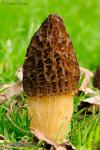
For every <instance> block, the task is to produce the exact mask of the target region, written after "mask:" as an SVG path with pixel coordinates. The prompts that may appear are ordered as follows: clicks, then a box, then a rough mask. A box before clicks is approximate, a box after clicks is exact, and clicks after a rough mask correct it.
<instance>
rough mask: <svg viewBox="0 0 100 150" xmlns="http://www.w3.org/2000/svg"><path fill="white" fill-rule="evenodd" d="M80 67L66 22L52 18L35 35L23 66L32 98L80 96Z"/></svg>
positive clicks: (27, 90)
mask: <svg viewBox="0 0 100 150" xmlns="http://www.w3.org/2000/svg"><path fill="white" fill-rule="evenodd" d="M79 77H80V71H79V65H78V62H77V59H76V56H75V53H74V49H73V46H72V43H71V40H70V37H69V34H68V33H67V32H66V30H65V26H64V23H63V21H62V19H61V18H60V17H59V16H58V15H56V14H51V15H49V16H48V17H47V19H46V20H45V21H44V22H43V23H42V25H41V26H40V28H39V29H38V31H37V32H36V33H35V34H34V36H33V37H32V39H31V42H30V44H29V47H28V49H27V54H26V59H25V62H24V65H23V88H24V91H25V92H26V93H27V94H28V95H29V96H49V95H55V94H65V93H72V92H73V93H76V92H77V83H78V81H79Z"/></svg>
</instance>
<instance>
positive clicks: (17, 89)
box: [0, 80, 23, 102]
mask: <svg viewBox="0 0 100 150" xmlns="http://www.w3.org/2000/svg"><path fill="white" fill-rule="evenodd" d="M3 88H4V89H5V90H4V92H2V93H1V94H0V102H2V101H3V100H4V99H8V100H9V99H10V98H11V97H12V96H14V95H19V94H21V92H22V91H23V87H22V83H21V82H20V81H19V80H18V81H17V82H15V83H12V84H4V85H3V86H2V89H3Z"/></svg>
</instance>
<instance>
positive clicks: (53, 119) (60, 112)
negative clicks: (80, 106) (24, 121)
mask: <svg viewBox="0 0 100 150" xmlns="http://www.w3.org/2000/svg"><path fill="white" fill-rule="evenodd" d="M72 113H73V96H72V94H64V95H55V96H43V97H38V96H32V97H30V96H29V97H28V117H29V118H31V123H30V128H32V129H38V130H39V131H40V132H42V133H43V134H44V135H45V136H47V137H48V138H49V139H51V140H54V141H56V142H57V143H61V142H62V141H63V139H64V136H65V135H66V133H67V130H68V126H69V123H70V120H71V117H72Z"/></svg>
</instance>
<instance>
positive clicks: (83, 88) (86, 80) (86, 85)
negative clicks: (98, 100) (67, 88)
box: [79, 67, 93, 92]
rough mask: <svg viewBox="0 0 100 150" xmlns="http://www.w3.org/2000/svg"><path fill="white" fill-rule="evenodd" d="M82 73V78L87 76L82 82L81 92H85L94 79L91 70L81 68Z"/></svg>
mask: <svg viewBox="0 0 100 150" xmlns="http://www.w3.org/2000/svg"><path fill="white" fill-rule="evenodd" d="M80 73H81V76H82V74H85V78H84V80H83V82H82V85H81V87H80V89H79V91H83V92H85V91H86V89H87V87H88V84H89V82H90V79H91V77H93V73H92V72H91V71H90V70H88V69H86V68H83V67H80Z"/></svg>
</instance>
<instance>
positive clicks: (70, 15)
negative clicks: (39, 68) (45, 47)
mask: <svg viewBox="0 0 100 150" xmlns="http://www.w3.org/2000/svg"><path fill="white" fill-rule="evenodd" d="M50 13H57V14H59V15H60V16H61V17H62V19H63V20H64V22H65V26H66V30H67V31H68V32H69V34H70V37H71V39H72V43H73V46H74V49H75V52H76V55H77V58H78V61H79V63H80V65H82V66H83V67H86V68H89V69H91V70H95V68H96V66H97V65H98V64H100V1H99V0H87V1H85V0H29V1H28V0H27V1H26V0H22V1H19V0H13V1H12V0H0V82H9V81H12V80H15V79H16V75H15V73H16V70H17V68H18V67H19V66H20V65H21V64H23V61H24V56H25V53H26V49H27V47H28V44H29V42H30V39H31V36H32V35H33V34H34V32H35V31H36V29H37V28H38V27H39V26H40V24H41V22H42V21H43V20H44V19H45V18H46V17H47V16H48V15H49V14H50Z"/></svg>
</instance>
